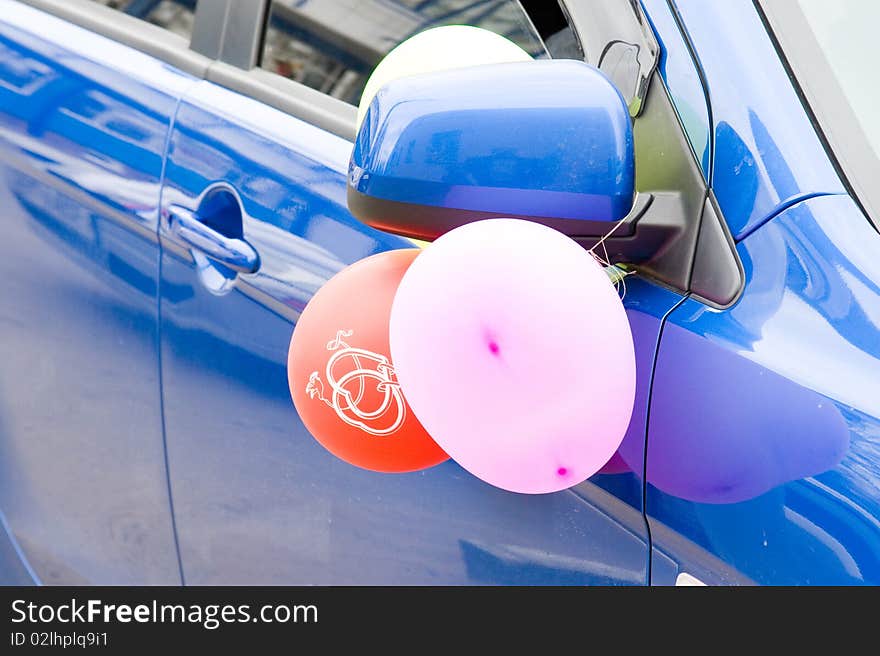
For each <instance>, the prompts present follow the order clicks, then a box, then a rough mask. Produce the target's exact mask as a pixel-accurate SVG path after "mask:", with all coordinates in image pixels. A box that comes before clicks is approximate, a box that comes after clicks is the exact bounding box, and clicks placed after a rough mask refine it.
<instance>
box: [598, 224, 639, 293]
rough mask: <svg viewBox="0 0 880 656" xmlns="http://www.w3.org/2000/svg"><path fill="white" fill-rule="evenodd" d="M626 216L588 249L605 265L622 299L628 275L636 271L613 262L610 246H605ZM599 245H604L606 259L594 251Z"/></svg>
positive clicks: (603, 250)
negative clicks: (609, 252) (609, 250)
mask: <svg viewBox="0 0 880 656" xmlns="http://www.w3.org/2000/svg"><path fill="white" fill-rule="evenodd" d="M626 218H627V217H626V216H624V217H622V218H621V219H620V220H618V221H617V222H616V223H615V224H614V225H613V226H612V227H611V230H609V231H608V232H606V233H605V234H604V235H602V237H601V239H599V241H597V242H596V243H595V244H593V246H592V248H590V249H588V251H587V252H588V253H590V255H592V256H593V257H595V258H596V260H597V261H598V262H599V263H600V264H602V265H603V266H604V267H605V273H607V274H608V277H609V278H610V279H611V283H612V284H613V285H614V288H615V289H616V290H617V293H618V294H619V295H620V300H623V299H624V298H626V277H627V276H631V275H633V274H634V273H635V271H628V270H626V269H623V268H622V267H620V266H618V265H616V264H611V257H610V256H609V255H608V248H607V247H606V246H605V240H606V239H608V238H609V237H610V236H611V235H613V234H614V232H615V231H616V230H617V229H618V228H619V227H620V226H621V224H622V223H623V222H624V221H626ZM598 246H601V247H602V252H603V253H604V254H605V257H604V259H603V258H601V257H599V256H598V255H597V254H596V253H595V252H594V251H595V249H596V248H597V247H598Z"/></svg>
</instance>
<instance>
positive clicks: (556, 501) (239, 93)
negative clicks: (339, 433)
mask: <svg viewBox="0 0 880 656" xmlns="http://www.w3.org/2000/svg"><path fill="white" fill-rule="evenodd" d="M342 4H345V3H335V2H334V3H330V2H321V1H318V0H309V1H306V2H296V3H293V2H276V3H272V4H271V7H267V13H266V16H267V18H266V20H267V21H268V23H267V26H266V29H265V43H264V45H263V46H262V47H256V46H257V45H258V44H259V43H260V42H259V41H258V39H259V36H260V35H261V34H262V33H263V32H264V30H263V24H262V20H261V17H260V13H259V12H256V11H254V10H253V8H251V9H245V8H244V5H243V3H242V4H241V5H238V4H231V5H230V13H229V14H228V16H227V18H228V21H227V22H228V23H229V22H230V21H231V23H232V24H235V25H237V26H238V27H237V28H236V29H235V30H234V34H235V35H236V36H235V38H234V39H233V41H230V40H229V35H228V34H227V38H226V39H224V42H223V43H222V44H221V46H220V53H219V56H220V61H218V62H217V63H215V64H214V65H212V67H211V69H210V70H209V72H208V76H207V77H208V79H207V80H205V81H200V82H198V83H197V84H195V85H193V86H192V87H191V88H189V89H188V90H187V92H186V94H185V96H184V98H183V101H182V102H181V105H180V108H179V110H178V112H177V115H176V118H175V122H174V127H173V131H172V135H171V138H170V143H169V154H168V160H167V163H166V175H165V182H164V186H163V191H162V225H161V236H162V265H161V272H162V283H161V289H160V297H161V359H162V383H163V402H164V413H165V415H164V417H165V431H166V439H167V444H168V458H169V476H170V482H171V490H172V495H173V501H174V509H175V518H176V524H177V530H178V540H179V544H180V553H181V560H182V565H183V573H184V578H185V581H186V582H187V583H193V584H216V583H264V584H279V583H288V584H297V583H299V584H302V583H324V584H332V583H346V584H366V583H381V584H432V583H434V584H456V583H496V584H497V583H512V584H530V583H567V584H572V583H573V584H586V583H632V584H644V583H646V582H647V568H648V555H649V544H648V539H647V533H646V527H645V523H644V518H643V515H642V509H641V497H642V484H641V481H640V479H639V477H638V476H636V474H635V473H633V471H632V468H631V467H630V466H629V465H627V464H626V462H625V461H624V459H623V458H621V457H616V458H615V459H613V460H612V462H610V463H609V465H608V466H606V469H605V470H604V471H603V473H602V474H600V475H597V476H596V477H595V478H594V480H593V481H592V482H586V483H584V484H582V485H579V486H577V487H575V488H573V489H571V490H568V491H564V492H560V493H556V494H548V495H536V496H528V495H518V494H512V493H509V492H505V491H502V490H499V489H496V488H494V487H492V486H490V485H487V484H485V483H483V482H481V481H479V480H477V479H476V478H474V477H473V476H471V475H469V474H468V473H467V472H465V471H463V470H462V469H461V468H460V467H459V466H458V465H456V464H455V463H454V462H451V461H450V462H446V463H444V464H441V465H439V466H437V467H434V468H432V469H429V470H426V471H422V472H417V473H411V474H401V475H387V474H377V473H373V472H368V471H364V470H361V469H358V468H356V467H353V466H351V465H348V464H346V463H344V462H342V461H340V460H338V459H336V458H335V457H334V456H332V455H331V454H329V453H328V452H326V451H325V450H323V449H322V447H321V446H320V445H319V444H318V443H317V442H316V441H315V440H314V439H312V438H311V437H310V435H309V434H308V433H307V431H306V430H305V428H304V427H303V424H302V422H301V421H300V419H299V417H298V416H297V413H296V411H295V409H294V407H293V404H292V403H291V400H290V393H289V390H288V385H287V377H286V358H287V350H288V344H289V340H290V335H291V333H292V330H293V326H294V324H295V322H296V320H297V317H298V316H299V313H300V312H301V311H302V309H303V308H304V307H305V305H306V303H307V302H308V300H309V298H310V297H311V296H312V295H313V294H314V293H315V291H316V290H317V289H319V288H320V287H321V285H322V284H323V283H324V282H326V281H327V280H328V279H329V278H330V277H331V276H332V275H333V274H334V273H336V272H337V271H339V270H340V269H342V268H343V267H344V266H346V265H347V264H349V263H351V262H354V261H356V260H358V259H361V258H363V257H365V256H367V255H370V254H371V253H375V252H378V251H382V250H387V249H393V248H406V247H411V246H412V244H411V242H409V241H407V240H405V239H402V238H399V237H395V236H392V235H389V234H385V233H382V232H378V231H376V230H373V229H371V228H368V227H366V226H364V225H363V224H361V223H359V222H358V221H356V220H355V219H354V218H353V217H352V216H351V215H350V214H349V212H348V210H347V208H346V201H345V197H346V172H347V164H348V159H349V155H350V151H351V146H352V144H351V139H352V136H353V134H354V132H353V125H354V116H355V107H354V106H353V105H352V104H349V103H348V102H345V101H351V102H356V100H357V97H358V94H359V89H360V88H362V86H363V83H364V81H365V80H366V76H367V75H368V74H369V71H370V70H371V68H372V66H374V65H375V63H376V62H377V61H378V58H379V57H381V55H382V54H383V53H384V52H387V50H388V49H390V48H391V47H392V46H393V45H395V44H396V43H397V42H398V41H400V40H401V39H403V38H404V37H405V36H407V35H408V34H411V33H413V32H414V31H417V30H418V29H422V28H424V27H427V26H430V25H432V24H442V23H444V22H465V23H468V22H469V23H472V24H478V25H483V26H485V27H488V28H490V29H495V30H497V31H500V32H502V33H504V34H506V35H508V36H510V37H512V38H514V39H515V40H518V42H520V43H521V44H524V45H526V46H527V47H529V48H533V49H534V54H539V55H540V54H542V53H543V51H544V47H543V45H541V40H540V37H539V36H538V34H537V33H536V32H535V29H536V28H535V27H534V26H532V25H531V23H530V22H529V21H528V20H526V17H525V15H524V14H522V10H521V8H520V7H519V5H518V3H513V2H497V3H470V2H395V3H387V2H381V3H380V2H363V3H361V2H358V3H356V6H355V4H354V3H351V4H350V6H349V5H348V4H346V6H345V7H344V8H340V5H342ZM478 5H479V6H478ZM545 6H546V5H545ZM630 7H631V5H629V4H628V3H621V5H620V9H621V10H628V8H630ZM343 9H344V13H345V15H346V21H345V22H341V21H339V13H340V11H343ZM583 9H584V8H583V7H582V10H583ZM477 10H479V11H477ZM629 10H630V11H631V9H629ZM560 15H561V14H560ZM542 24H544V23H542ZM551 24H552V25H555V29H554V33H558V32H560V31H562V30H564V29H568V28H567V27H562V28H560V26H559V25H558V24H556V23H553V22H552V21H551V22H548V23H546V25H551ZM562 24H563V26H564V19H563V22H562ZM197 28H198V26H197ZM548 29H549V28H548ZM243 34H252V35H253V42H252V43H251V42H247V43H244V44H243V43H242V41H243V37H242V35H243ZM546 35H547V36H548V37H549V36H552V35H550V34H546ZM559 38H561V39H563V40H566V39H567V44H566V46H565V47H566V48H570V47H572V44H574V45H575V46H576V41H572V39H573V37H572V36H571V33H570V32H569V33H568V35H566V34H562V35H561V36H560V37H559ZM548 40H549V38H548ZM563 49H564V48H563ZM261 51H263V52H264V54H263V56H262V64H263V67H264V68H263V69H258V68H253V69H252V67H253V66H254V64H255V63H256V61H257V57H258V54H259V53H260V52H261ZM230 62H231V63H230ZM266 69H269V70H266ZM279 73H284V74H285V75H288V76H289V77H292V78H295V79H296V80H299V82H295V81H292V80H289V79H283V78H282V77H281V76H280V75H279ZM658 84H659V83H658ZM676 125H677V123H676ZM670 134H671V133H670ZM676 134H678V133H676ZM645 143H647V141H646V140H645ZM194 233H197V234H198V235H200V238H201V243H202V244H205V243H208V242H213V243H215V244H217V243H221V244H226V245H227V246H231V247H232V250H230V251H226V252H218V251H214V253H213V255H212V257H208V256H207V255H206V253H205V251H203V250H201V248H200V246H199V242H198V241H197V240H194V239H193V234H194ZM230 240H232V241H230ZM257 263H258V265H257ZM254 268H256V270H255V271H251V270H252V269H254ZM681 298H682V296H681V295H680V294H678V293H676V292H674V291H670V290H668V289H666V288H664V287H663V286H660V285H657V284H654V283H650V282H645V281H636V282H633V283H632V284H631V285H628V289H627V296H626V303H627V307H628V312H629V316H630V318H631V321H632V325H633V331H634V333H635V336H636V345H637V351H638V363H639V381H640V382H639V390H640V395H639V400H638V402H637V403H638V405H637V410H636V413H635V418H634V420H633V424H632V426H631V430H630V435H631V438H630V439H631V440H632V441H633V443H634V446H633V449H632V453H635V454H637V456H636V457H635V459H634V461H635V462H636V469H637V470H640V469H641V457H642V456H641V453H642V448H643V444H644V427H645V414H646V410H647V396H646V393H647V385H648V381H649V377H650V371H651V368H652V364H653V358H654V350H655V347H656V343H657V337H658V334H659V328H660V320H661V318H662V317H663V316H665V314H666V313H667V312H668V311H669V310H670V309H671V308H672V307H673V306H675V304H676V303H678V302H679V301H680V300H681Z"/></svg>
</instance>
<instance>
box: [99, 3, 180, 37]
mask: <svg viewBox="0 0 880 656" xmlns="http://www.w3.org/2000/svg"><path fill="white" fill-rule="evenodd" d="M92 1H93V2H97V3H98V4H102V5H105V6H107V7H110V8H111V9H117V10H119V11H121V12H122V13H124V14H128V15H129V16H134V17H136V18H140V19H142V20H145V21H147V22H148V23H152V24H153V25H158V26H159V27H163V28H165V29H166V30H168V31H169V32H174V33H175V34H179V35H180V36H182V37H184V38H185V39H186V40H187V41H189V40H190V37H191V36H192V29H193V18H194V16H195V11H196V1H197V0H92Z"/></svg>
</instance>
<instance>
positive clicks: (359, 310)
mask: <svg viewBox="0 0 880 656" xmlns="http://www.w3.org/2000/svg"><path fill="white" fill-rule="evenodd" d="M288 381H289V383H290V391H291V395H292V396H293V401H294V404H295V405H296V408H297V410H298V411H299V414H300V417H301V418H302V420H303V422H304V424H305V426H306V428H308V430H309V431H310V432H311V433H312V435H314V436H315V438H316V439H317V440H318V441H319V442H320V443H321V444H323V445H324V446H325V447H326V448H327V449H328V450H329V451H331V452H332V453H334V454H335V455H337V456H338V457H340V458H342V459H343V460H346V461H348V462H350V463H351V464H354V465H358V466H360V467H364V468H366V469H371V470H375V471H381V472H406V471H415V470H419V469H424V468H427V467H431V466H433V465H436V464H438V463H440V462H442V461H444V460H446V459H447V457H449V456H451V457H452V458H453V459H454V460H455V461H456V462H458V463H459V464H460V465H461V466H462V467H463V468H464V469H466V470H468V471H469V472H471V473H472V474H474V475H476V476H478V477H479V478H481V479H482V480H484V481H486V482H488V483H491V484H493V485H496V486H498V487H500V488H503V489H506V490H511V491H514V492H526V493H544V492H554V491H557V490H561V489H565V488H567V487H570V486H572V485H575V484H577V483H580V482H581V481H583V480H585V479H587V478H589V477H590V476H592V475H593V474H594V473H596V472H597V471H598V470H599V469H600V468H601V467H602V466H603V465H604V464H605V463H606V462H607V461H608V460H609V459H610V458H611V456H612V455H613V454H614V453H615V451H616V450H617V448H618V446H619V445H620V442H621V440H622V439H623V436H624V433H625V432H626V428H627V425H628V424H629V419H630V414H631V412H632V406H633V399H634V395H635V357H634V351H633V342H632V335H631V333H630V329H629V323H628V321H627V318H626V314H625V312H624V308H623V304H622V303H621V301H620V297H619V296H618V294H617V291H616V289H615V287H614V285H613V284H612V283H611V281H610V280H609V278H608V276H607V275H606V273H605V271H604V269H603V267H602V266H601V265H600V264H599V263H598V262H597V261H596V259H595V258H594V257H593V255H592V254H591V253H589V252H588V251H586V250H584V249H583V247H581V246H580V245H578V244H577V243H576V242H575V241H573V240H571V239H569V238H568V237H566V236H565V235H563V234H562V233H560V232H557V231H556V230H553V229H551V228H548V227H546V226H543V225H540V224H537V223H532V222H529V221H523V220H518V219H489V220H485V221H477V222H475V223H471V224H468V225H464V226H462V227H460V228H456V229H455V230H452V231H450V232H448V233H446V234H445V235H443V236H441V237H440V238H439V239H437V240H436V241H435V242H433V243H432V244H430V245H429V246H428V247H427V248H426V249H425V250H423V251H419V250H418V249H408V250H400V251H389V252H386V253H380V254H378V255H373V256H372V257H369V258H367V259H365V260H361V261H359V262H356V263H355V264H353V265H351V266H349V267H348V268H346V269H344V270H343V271H341V272H340V273H338V274H337V275H336V276H334V277H333V278H332V279H331V280H330V281H329V282H327V284H326V285H324V286H323V287H322V288H321V289H320V290H319V291H318V293H317V294H316V295H315V296H314V297H313V299H312V300H311V302H310V303H309V304H308V306H307V307H306V308H305V310H304V311H303V314H302V316H301V317H300V320H299V322H298V323H297V325H296V329H295V330H294V333H293V337H292V339H291V343H290V353H289V359H288ZM447 454H448V455H447Z"/></svg>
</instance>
